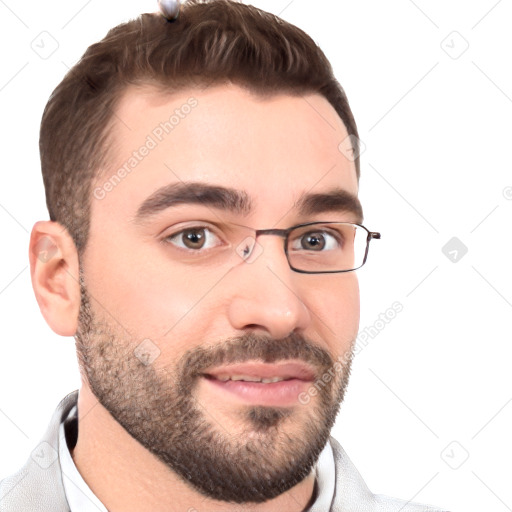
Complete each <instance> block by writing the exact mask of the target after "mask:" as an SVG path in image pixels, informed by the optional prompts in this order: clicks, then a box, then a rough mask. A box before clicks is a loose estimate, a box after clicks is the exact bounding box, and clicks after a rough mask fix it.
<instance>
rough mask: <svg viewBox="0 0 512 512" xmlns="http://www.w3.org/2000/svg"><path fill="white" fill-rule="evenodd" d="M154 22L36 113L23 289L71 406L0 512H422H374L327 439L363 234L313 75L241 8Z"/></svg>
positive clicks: (87, 60)
mask: <svg viewBox="0 0 512 512" xmlns="http://www.w3.org/2000/svg"><path fill="white" fill-rule="evenodd" d="M170 11H172V9H171V10H170ZM165 13H166V15H167V16H168V18H169V19H164V18H163V17H162V16H160V15H157V14H145V15H142V16H141V17H139V18H138V19H136V20H133V21H131V22H129V23H126V24H123V25H120V26H118V27H116V28H114V29H112V30H111V31H110V32H109V34H108V35H107V36H106V38H105V39H104V40H103V41H101V42H99V43H97V44H95V45H92V46H91V47H90V48H89V49H88V50H87V52H86V53H85V55H84V56H83V58H82V59H81V61H80V62H79V63H78V64H77V65H76V66H75V67H74V68H73V69H72V70H71V71H70V72H69V73H68V75H67V76H66V77H65V78H64V80H63V81H62V82H61V84H60V85H59V86H58V87H57V89H56V90H55V91H54V93H53V94H52V96H51V98H50V100H49V102H48V105H47V107H46V109H45V112H44V114H43V119H42V125H41V139H40V150H41V162H42V172H43V178H44V184H45V190H46V198H47V205H48V209H49V212H50V219H51V220H50V221H41V222H38V223H36V225H35V226H34V228H33V230H32V235H31V240H30V263H31V276H32V282H33V287H34V291H35V295H36V298H37V301H38V304H39V306H40V309H41V312H42V314H43V316H44V318H45V319H46V321H47V323H48V324H49V325H50V327H51V328H52V329H53V330H54V331H55V332H56V333H57V334H60V335H63V336H75V339H76V347H77V355H78V359H79V364H80V372H81V377H82V386H81V388H80V390H79V392H74V393H71V394H70V395H68V396H67V397H66V398H64V400H63V401H62V402H61V403H60V404H59V406H58V408H57V410H56V412H55V414H54V416H53V418H52V420H51V422H50V426H49V428H48V431H47V433H46V434H45V436H44V438H43V439H42V441H41V443H40V444H39V445H38V446H37V448H36V449H35V450H34V451H33V452H32V455H31V457H30V458H29V460H28V462H27V464H26V465H25V466H24V467H23V468H22V469H21V470H20V471H18V472H17V473H16V474H14V475H12V476H11V477H9V478H7V479H5V480H3V481H2V482H1V483H0V510H2V511H14V510H16V511H18V510H23V511H36V510H37V511H41V510H47V511H50V510H51V511H53V512H55V511H72V512H76V511H89V510H102V511H106V510H108V511H110V512H118V511H123V512H131V511H137V512H140V511H148V512H149V511H151V512H158V511H187V512H193V511H198V512H201V511H204V512H217V511H219V512H220V511H222V512H231V511H237V512H240V511H246V510H247V511H248V510H251V511H255V512H259V511H265V512H270V511H277V510H279V511H282V512H299V511H306V510H309V511H314V512H323V511H329V510H331V511H398V510H402V511H406V512H407V511H409V512H412V511H433V510H436V509H434V508H431V507H427V506H422V505H418V504H411V503H407V502H405V501H401V500H395V499H391V498H385V497H383V496H376V495H373V494H372V493H371V492H370V491H369V490H368V488H367V487H366V486H365V484H364V482H363V481H362V479H361V477H360V475H359V474H358V472H357V470H356V469H355V468H354V467H353V466H352V464H351V462H350V460H349V459H348V457H347V455H346V454H345V452H344V451H343V449H342V448H341V446H340V445H339V444H338V442H337V441H336V440H335V439H334V438H332V437H331V436H330V430H331V428H332V426H333V424H334V422H335V419H336V415H337V413H338V411H339V407H340V404H341V401H342V400H343V396H344V392H345V389H346V386H347V383H348V377H349V372H350V363H351V360H352V347H353V343H354V340H355V338H356V336H357V331H358V324H359V290H358V282H357V275H356V272H355V270H356V269H357V268H360V267H361V266H362V265H363V264H364V263H365V261H366V258H367V254H368V249H369V244H370V241H371V240H372V239H373V238H379V237H380V235H379V234H378V233H375V232H371V231H369V230H367V229H366V228H365V227H363V226H362V221H363V214H362V208H361V205H360V203H359V201H358V199H357V193H358V180H359V159H358V158H357V153H358V139H357V128H356V125H355V122H354V119H353V116H352V113H351V111H350V108H349V105H348V102H347V99H346V97H345V94H344V92H343V89H342V88H341V86H340V85H339V84H338V82H337V81H336V80H335V78H334V77H333V75H332V70H331V68H330V65H329V63H328V61H327V59H326V58H325V56H324V55H323V53H322V52H321V51H320V49H319V48H318V47H317V46H316V45H315V44H314V42H313V41H312V40H311V39H310V38H309V37H308V36H307V35H306V34H304V33H303V32H302V31H301V30H299V29H297V28H296V27H294V26H292V25H290V24H288V23H285V22H283V21H282V20H280V19H278V18H276V17H274V16H272V15H270V14H268V13H265V12H263V11H260V10H258V9H255V8H253V7H250V6H246V5H243V4H239V3H235V2H232V1H228V0H213V1H209V2H204V3H203V2H200V1H199V0H190V1H189V2H187V3H185V4H184V5H183V6H182V7H181V10H180V11H179V13H178V15H177V17H176V13H175V12H169V10H167V9H165Z"/></svg>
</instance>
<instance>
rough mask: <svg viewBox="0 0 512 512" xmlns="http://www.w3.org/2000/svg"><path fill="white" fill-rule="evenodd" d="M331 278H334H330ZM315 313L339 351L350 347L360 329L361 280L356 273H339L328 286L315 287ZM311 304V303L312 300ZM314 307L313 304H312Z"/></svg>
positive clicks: (327, 335)
mask: <svg viewBox="0 0 512 512" xmlns="http://www.w3.org/2000/svg"><path fill="white" fill-rule="evenodd" d="M331 279H332V278H331ZM312 300H314V303H315V306H314V308H315V309H314V313H315V314H314V315H313V318H314V317H315V316H316V317H317V319H318V321H317V322H316V324H317V326H318V330H319V332H321V333H322V336H323V338H324V339H325V340H331V343H330V345H333V347H334V346H335V347H336V352H344V351H346V350H348V348H349V347H350V345H351V343H352V342H353V341H354V340H355V338H356V337H357V333H358V330H359V316H360V304H359V283H358V280H357V276H356V275H355V274H354V273H350V274H346V275H341V276H336V278H335V279H333V281H332V282H331V283H329V286H325V287H323V288H322V287H320V286H317V287H315V291H314V296H313V298H312ZM310 304H312V303H310ZM311 307H313V306H311Z"/></svg>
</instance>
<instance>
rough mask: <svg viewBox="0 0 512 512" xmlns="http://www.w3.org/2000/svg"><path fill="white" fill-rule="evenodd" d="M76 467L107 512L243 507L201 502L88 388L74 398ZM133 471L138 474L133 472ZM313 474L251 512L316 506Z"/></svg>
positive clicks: (220, 511)
mask: <svg viewBox="0 0 512 512" xmlns="http://www.w3.org/2000/svg"><path fill="white" fill-rule="evenodd" d="M78 422H79V423H78V441H77V444H76V446H75V448H74V449H73V450H72V453H71V455H72V457H73V460H74V462H75V465H76V467H77V469H78V471H79V472H80V474H81V475H82V478H83V479H84V480H85V482H86V483H87V485H88V486H89V487H90V488H91V490H92V492H93V493H94V494H95V495H96V496H97V497H98V499H99V500H100V501H101V502H102V503H103V504H104V505H105V507H106V508H107V509H108V510H109V512H141V511H146V510H148V511H149V510H151V511H152V512H160V511H161V512H164V511H165V512H170V511H171V512H178V511H179V512H185V511H196V512H235V511H236V512H239V511H240V510H241V509H243V508H245V506H247V505H245V506H244V505H240V504H236V503H227V502H221V501H217V500H212V499H208V498H205V497H204V496H203V495H202V494H199V493H198V492H196V491H195V490H194V489H192V488H191V487H189V485H187V484H186V483H185V482H183V480H181V479H180V478H179V477H178V475H177V474H175V473H174V472H173V471H171V470H170V469H169V468H168V467H167V466H166V465H165V464H163V463H162V462H161V461H160V460H159V459H158V458H157V457H155V456H154V455H153V454H152V453H150V452H149V451H148V450H147V449H146V448H144V446H142V445H141V444H140V443H139V442H138V441H136V440H135V439H134V438H133V437H131V436H130V435H129V434H128V432H126V431H125V430H124V428H123V427H122V426H121V425H120V424H119V423H118V422H117V421H116V420H115V419H114V418H113V417H112V416H111V415H110V413H109V412H108V411H107V410H106V409H105V408H104V407H103V406H102V405H101V404H100V403H99V402H98V400H97V399H96V397H95V396H94V395H93V393H92V392H91V390H90V389H89V388H88V386H87V385H86V384H83V385H82V388H81V389H80V393H79V396H78ZM134 469H136V470H135V471H134ZM314 484H315V476H314V472H311V473H310V475H309V476H308V477H306V478H305V479H304V480H303V481H302V482H300V483H299V484H297V485H296V486H294V487H292V488H291V489H290V490H289V491H287V492H285V493H283V494H281V495H279V496H277V497H276V498H274V499H272V500H269V501H267V502H265V503H261V504H253V503H251V504H250V505H249V507H250V510H251V512H260V511H261V512H262V511H263V510H264V511H265V512H274V511H275V512H277V511H278V512H303V511H305V510H307V509H308V508H309V507H310V506H311V505H312V502H313V501H314V499H315V497H314V496H313V491H314Z"/></svg>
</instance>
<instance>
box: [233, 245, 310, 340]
mask: <svg viewBox="0 0 512 512" xmlns="http://www.w3.org/2000/svg"><path fill="white" fill-rule="evenodd" d="M258 243H259V244H260V246H261V249H260V252H261V254H259V256H258V257H257V258H255V259H254V260H252V261H251V262H250V263H249V262H242V263H240V264H239V265H237V266H236V267H234V268H232V269H231V272H230V273H231V277H230V279H231V284H230V289H231V293H230V295H231V300H230V301H229V304H228V319H229V321H230V323H231V325H232V326H233V328H234V329H237V330H248V329H250V330H263V331H265V332H266V333H267V334H268V335H270V336H272V337H274V338H276V339H280V338H284V337H286V336H289V335H290V334H291V333H293V332H294V331H301V330H304V329H306V328H307V327H308V326H309V325H310V323H311V313H310V311H309V309H308V307H307V306H306V304H305V302H304V300H303V299H306V298H305V297H304V293H305V292H306V293H307V287H308V286H312V283H309V282H308V278H312V277H313V278H314V276H312V275H306V274H300V273H297V272H294V271H293V270H291V268H290V266H289V265H288V261H287V259H286V255H285V253H284V249H283V240H282V239H281V238H279V237H275V236H268V237H267V236H262V237H259V238H258Z"/></svg>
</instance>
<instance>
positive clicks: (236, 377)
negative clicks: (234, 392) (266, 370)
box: [215, 375, 285, 384]
mask: <svg viewBox="0 0 512 512" xmlns="http://www.w3.org/2000/svg"><path fill="white" fill-rule="evenodd" d="M215 378H216V379H217V380H221V381H222V382H226V381H228V380H235V381H237V380H243V381H246V382H262V383H264V384H268V383H270V382H280V381H282V380H285V378H284V377H269V378H266V379H262V378H261V377H253V376H250V375H218V376H217V377H215Z"/></svg>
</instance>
